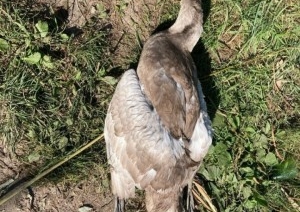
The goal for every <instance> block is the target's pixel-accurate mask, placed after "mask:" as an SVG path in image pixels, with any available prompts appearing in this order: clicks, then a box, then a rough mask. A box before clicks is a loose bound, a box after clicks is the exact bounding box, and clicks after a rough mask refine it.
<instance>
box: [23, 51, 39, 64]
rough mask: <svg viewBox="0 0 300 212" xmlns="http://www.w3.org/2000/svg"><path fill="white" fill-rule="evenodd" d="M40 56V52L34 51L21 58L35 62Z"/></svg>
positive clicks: (28, 61) (31, 62)
mask: <svg viewBox="0 0 300 212" xmlns="http://www.w3.org/2000/svg"><path fill="white" fill-rule="evenodd" d="M41 57H42V55H41V53H39V52H35V53H33V54H31V55H29V56H28V57H23V58H22V60H24V61H25V62H27V63H29V64H37V63H38V62H39V61H40V60H41Z"/></svg>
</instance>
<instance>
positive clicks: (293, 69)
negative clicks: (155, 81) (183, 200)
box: [0, 0, 300, 211]
mask: <svg viewBox="0 0 300 212" xmlns="http://www.w3.org/2000/svg"><path fill="white" fill-rule="evenodd" d="M108 4H110V2H103V4H102V3H101V2H100V3H99V4H96V8H97V10H98V12H100V13H99V14H98V18H96V17H94V18H92V19H90V20H88V21H87V23H86V25H85V26H84V27H82V28H81V29H79V28H74V27H73V28H70V27H68V26H67V18H66V14H65V11H64V10H61V11H60V12H57V11H53V10H52V8H51V7H47V6H45V5H43V4H32V3H30V4H29V3H27V1H25V0H24V1H2V2H1V3H0V28H1V31H0V63H1V66H0V125H1V128H0V141H1V142H4V143H5V145H6V146H7V147H9V149H10V150H11V153H14V154H15V155H16V156H17V158H18V159H19V160H20V161H21V162H23V164H26V167H27V169H28V170H29V172H31V173H36V172H37V171H40V170H37V169H38V168H39V169H40V167H43V168H47V165H51V164H53V163H55V162H56V161H57V160H59V159H60V158H62V157H63V156H65V155H68V154H69V153H70V152H73V151H75V150H77V149H78V148H79V147H80V146H82V145H83V144H85V143H86V142H88V141H90V140H92V139H94V138H95V137H97V136H98V135H99V134H101V133H102V132H103V122H104V117H105V115H106V108H107V105H108V103H109V100H110V97H111V95H112V93H113V91H114V87H115V85H116V82H117V77H118V76H116V75H115V74H114V73H115V72H114V71H113V70H117V72H118V73H120V71H119V70H118V69H119V68H118V67H114V66H117V65H118V66H122V67H123V66H124V67H128V66H133V67H135V65H136V63H137V61H138V57H139V55H138V54H139V53H140V50H141V46H142V44H143V35H142V34H143V32H139V31H138V30H137V31H136V32H134V29H133V28H132V29H131V30H133V32H132V31H130V32H127V31H126V32H125V31H124V33H125V35H124V36H125V38H126V37H130V38H131V39H123V40H122V42H125V44H122V45H123V48H124V49H123V50H122V49H121V50H120V49H117V48H119V46H118V45H119V44H118V42H119V40H118V39H121V38H118V39H117V38H112V37H113V36H114V35H111V34H110V33H111V32H110V31H109V30H108V29H107V27H106V26H107V25H106V24H107V23H106V22H105V21H108V20H110V22H111V23H112V25H113V26H114V23H113V21H115V22H118V27H117V28H116V29H114V30H115V31H119V32H123V31H122V29H121V26H122V24H120V23H121V22H120V19H121V20H123V19H122V17H123V16H125V15H126V14H127V13H128V12H126V11H127V9H128V4H127V3H126V1H117V3H116V5H115V11H114V12H115V13H117V14H115V15H116V17H117V18H116V19H118V20H114V19H113V16H111V14H110V13H109V11H107V9H106V8H105V6H106V5H108ZM157 4H159V6H157V7H153V8H164V9H163V12H161V14H162V15H161V17H159V18H157V19H155V20H159V21H160V22H162V23H164V24H163V27H164V26H165V24H166V22H169V23H171V21H172V20H174V19H175V18H176V16H177V12H178V8H179V7H178V4H177V2H175V3H174V1H170V2H167V1H159V3H157ZM161 5H163V6H161ZM175 5H176V6H175ZM203 8H204V20H205V23H204V33H203V36H202V39H201V40H200V41H199V43H198V45H197V46H196V48H195V50H194V52H193V58H194V60H195V62H196V65H197V68H198V70H199V78H200V80H201V82H202V85H203V90H204V92H205V96H206V100H207V103H208V110H209V114H210V116H211V118H212V120H213V127H214V144H213V146H212V148H211V149H210V151H209V153H208V155H207V157H206V158H205V161H204V163H203V165H202V166H201V169H200V170H199V176H200V179H201V181H202V182H203V185H204V187H205V188H206V191H207V193H208V194H209V195H210V197H211V198H212V200H213V203H214V205H215V206H216V207H217V208H218V211H299V205H300V201H299V198H300V188H299V183H300V176H299V168H300V167H299V164H300V163H299V162H300V156H299V155H300V142H299V139H300V98H299V94H300V71H299V69H300V44H299V37H300V28H299V26H300V25H299V23H300V17H299V14H298V13H299V11H300V7H299V4H298V1H297V0H290V1H283V0H271V1H255V0H252V1H247V2H245V1H233V0H228V1H222V0H212V1H204V0H203ZM149 10H150V9H149ZM129 11H130V10H129ZM147 11H148V10H147ZM151 14H153V13H151V12H145V13H144V14H141V15H140V16H139V19H142V21H141V23H138V24H140V25H141V26H139V25H137V26H139V29H143V30H144V29H145V30H146V29H148V26H150V25H151V26H153V23H152V22H153V17H152V16H151ZM127 19H128V17H126V20H127ZM139 19H136V20H139ZM104 20H105V21H104ZM151 20H152V21H151ZM149 22H151V24H149ZM143 24H144V25H143ZM137 26H136V27H137ZM166 26H167V25H166ZM124 28H125V27H124ZM126 28H128V26H126ZM130 33H131V34H130ZM139 33H140V34H141V35H140V34H139ZM144 33H145V34H144V35H146V34H147V33H149V32H144ZM116 34H117V33H116ZM132 38H136V39H132ZM126 42H127V43H126ZM111 43H113V45H111ZM116 43H117V44H116ZM128 46H129V47H130V49H129V48H128V49H127V47H128ZM116 49H117V50H116ZM111 50H112V52H114V53H115V52H121V53H122V52H125V53H126V54H125V53H124V54H121V53H120V54H119V55H115V54H112V53H110V52H111ZM129 51H131V52H132V53H128V52H129ZM116 58H118V59H117V61H116ZM120 61H122V63H123V61H125V62H124V63H126V64H121V65H120V64H119V63H120ZM112 64H113V65H112ZM115 64H116V65H115ZM109 70H111V71H109ZM118 75H119V74H118ZM120 107H121V105H120ZM1 142H0V144H1ZM105 157H106V156H105V152H104V143H102V144H99V145H96V147H94V148H93V149H92V150H90V151H88V152H84V153H83V154H81V155H80V156H79V157H77V158H76V159H73V160H72V163H68V164H66V165H64V166H63V167H62V168H60V169H59V170H58V171H57V172H55V173H53V174H51V175H50V176H49V177H48V180H49V181H57V180H59V181H62V180H63V181H68V180H69V181H70V182H74V181H78V180H79V179H82V178H87V176H88V175H91V174H93V175H94V178H97V179H98V176H97V177H95V175H100V176H101V179H100V180H99V182H100V184H101V186H102V187H103V190H105V191H108V189H109V182H108V179H107V174H108V171H107V169H106V168H107V163H106V159H105ZM45 164H46V165H45ZM94 170H96V172H95V173H97V174H95V173H93V172H94ZM0 183H2V182H0ZM137 194H138V197H137V202H138V203H136V202H135V203H131V202H129V204H128V206H127V207H128V208H130V210H132V211H136V210H138V209H140V208H143V207H144V205H143V203H141V202H142V201H143V200H142V198H140V197H141V196H142V193H137ZM198 209H199V211H205V209H204V208H203V207H202V206H201V205H199V206H198Z"/></svg>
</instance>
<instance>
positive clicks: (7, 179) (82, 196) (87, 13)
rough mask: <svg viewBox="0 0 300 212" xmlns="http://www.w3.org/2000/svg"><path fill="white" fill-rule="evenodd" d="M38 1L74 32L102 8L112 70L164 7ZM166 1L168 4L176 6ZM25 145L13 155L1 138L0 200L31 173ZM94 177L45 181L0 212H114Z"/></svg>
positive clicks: (146, 0) (148, 0)
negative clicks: (23, 158) (62, 15)
mask: <svg viewBox="0 0 300 212" xmlns="http://www.w3.org/2000/svg"><path fill="white" fill-rule="evenodd" d="M39 2H40V3H42V4H46V5H48V6H49V7H51V8H52V9H53V10H54V11H55V10H58V9H61V8H64V9H65V10H67V11H68V25H69V26H70V27H73V26H75V27H78V28H81V27H82V26H84V24H85V23H86V22H87V21H89V20H90V19H91V17H93V16H97V15H98V14H97V10H96V6H97V4H102V5H103V6H104V8H105V11H106V12H107V14H108V16H107V20H105V21H107V22H108V23H110V24H111V25H112V29H111V38H112V44H113V47H114V52H113V57H115V58H114V61H115V62H114V66H121V67H124V63H126V62H125V61H126V58H129V56H130V54H132V52H133V50H134V49H135V48H136V45H134V43H137V42H136V39H137V37H138V39H140V41H141V42H144V41H145V40H146V39H147V38H148V37H149V35H150V33H151V32H152V31H153V30H154V29H155V27H156V26H157V25H158V23H159V22H160V20H159V17H160V14H161V13H162V12H163V8H164V6H165V3H164V2H163V1H156V0H104V1H101V0H91V1H89V0H50V1H46V0H39ZM162 2H163V3H162ZM170 2H171V4H172V3H173V2H175V1H170ZM124 5H125V6H124ZM124 58H125V59H124ZM125 65H128V64H125ZM2 115H3V114H2ZM0 118H3V116H2V117H0ZM24 142H25V143H22V142H20V143H22V145H21V146H20V147H16V149H15V150H11V149H8V148H6V147H7V145H6V142H5V139H4V138H0V196H1V195H3V194H4V193H5V192H6V190H8V189H7V188H9V187H10V185H12V184H15V183H16V182H17V181H19V180H22V179H24V178H25V177H26V176H28V175H29V174H30V170H32V164H24V163H21V162H20V161H18V159H17V158H18V156H20V155H22V153H23V152H28V151H30V149H28V148H29V147H28V145H27V144H26V141H24ZM39 165H41V164H35V165H34V166H35V169H36V168H37V167H38V166H39ZM95 172H97V170H95ZM95 176H97V173H96V174H94V175H93V176H91V177H89V179H86V180H84V181H81V182H80V183H70V182H67V183H66V182H59V183H57V184H56V183H53V182H46V183H45V182H43V184H41V183H40V182H39V183H38V185H33V186H32V187H30V188H28V189H27V190H24V191H22V192H21V193H19V194H18V195H17V196H15V197H14V198H12V199H10V200H9V201H8V202H6V203H5V204H4V205H2V206H0V212H14V211H24V212H27V211H28V212H29V211H37V212H38V211H47V212H56V211H62V212H67V211H68V212H71V211H80V212H87V211H101V212H106V211H112V210H113V196H112V194H111V193H110V191H109V189H107V188H106V189H104V188H103V187H102V185H101V183H100V182H99V181H101V179H100V177H99V178H97V177H95ZM99 176H100V174H99ZM5 189H6V190H5ZM138 201H139V202H141V201H142V200H141V199H140V200H138ZM130 204H131V203H129V208H128V209H130V208H131V209H130V210H129V211H137V209H132V208H134V206H133V207H131V206H130ZM139 204H140V205H139V208H144V205H143V203H139ZM133 205H134V203H133ZM139 211H141V210H139Z"/></svg>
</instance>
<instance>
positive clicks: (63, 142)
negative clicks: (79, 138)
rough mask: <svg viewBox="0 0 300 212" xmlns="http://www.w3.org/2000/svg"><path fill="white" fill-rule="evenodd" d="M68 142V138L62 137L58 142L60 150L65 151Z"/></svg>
mask: <svg viewBox="0 0 300 212" xmlns="http://www.w3.org/2000/svg"><path fill="white" fill-rule="evenodd" d="M68 141H69V139H68V138H67V137H65V136H64V137H61V138H60V139H59V142H58V148H59V149H63V148H64V147H65V146H67V144H68Z"/></svg>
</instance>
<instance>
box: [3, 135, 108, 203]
mask: <svg viewBox="0 0 300 212" xmlns="http://www.w3.org/2000/svg"><path fill="white" fill-rule="evenodd" d="M103 137H104V134H103V133H102V134H101V135H99V136H98V137H97V138H95V139H94V140H92V141H90V142H89V143H88V144H87V145H85V146H83V147H81V148H80V149H79V150H77V151H76V152H74V153H73V154H71V155H68V156H66V157H65V158H64V159H63V160H61V161H60V162H58V163H57V164H55V165H54V166H52V167H50V168H49V169H46V170H45V171H43V172H42V173H40V174H38V175H37V176H35V177H34V178H32V179H31V180H29V181H27V182H25V183H24V184H22V185H20V186H18V187H16V188H15V189H13V190H11V191H10V192H8V193H7V194H5V195H4V196H3V197H2V198H1V199H0V206H1V205H2V204H4V203H5V202H6V201H8V200H10V199H11V198H12V197H14V196H15V195H17V194H18V193H20V192H21V191H22V190H24V189H25V188H27V187H29V186H31V185H32V184H33V183H35V182H36V181H38V180H39V179H41V178H43V177H44V176H45V175H47V174H49V173H50V172H52V171H53V170H54V169H56V168H58V167H59V166H61V165H62V164H64V163H66V162H67V161H69V160H70V159H72V158H73V157H75V156H77V155H78V154H80V153H81V152H83V151H84V150H86V149H87V148H89V147H91V146H92V145H93V144H95V143H96V142H98V141H100V140H102V139H103Z"/></svg>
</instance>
